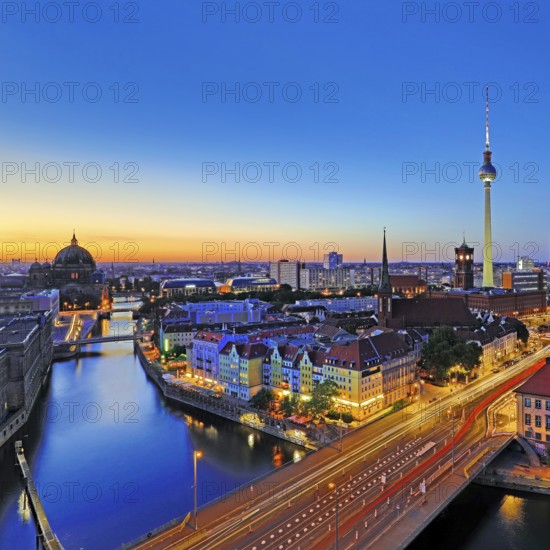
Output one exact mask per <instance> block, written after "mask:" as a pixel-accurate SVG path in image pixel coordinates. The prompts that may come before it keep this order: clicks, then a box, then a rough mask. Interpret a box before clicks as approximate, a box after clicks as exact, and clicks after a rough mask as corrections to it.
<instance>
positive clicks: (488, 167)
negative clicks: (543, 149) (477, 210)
mask: <svg viewBox="0 0 550 550" xmlns="http://www.w3.org/2000/svg"><path fill="white" fill-rule="evenodd" d="M492 155H493V153H492V152H491V149H490V146H489V86H487V89H486V107H485V152H484V153H483V166H482V167H481V168H480V169H479V179H480V180H481V181H482V182H483V184H484V189H485V220H484V223H485V225H484V232H483V286H484V287H493V286H495V285H494V282H493V236H492V231H491V182H493V181H495V179H496V177H497V171H496V169H495V167H494V166H493V165H492V163H491V157H492Z"/></svg>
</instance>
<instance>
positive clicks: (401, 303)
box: [391, 298, 477, 327]
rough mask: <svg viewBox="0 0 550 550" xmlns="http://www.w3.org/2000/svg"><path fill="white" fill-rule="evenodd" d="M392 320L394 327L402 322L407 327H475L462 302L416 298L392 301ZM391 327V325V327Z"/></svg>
mask: <svg viewBox="0 0 550 550" xmlns="http://www.w3.org/2000/svg"><path fill="white" fill-rule="evenodd" d="M392 305H393V315H392V317H393V319H392V321H393V322H395V324H396V325H398V324H399V323H401V322H402V321H404V325H405V326H408V327H426V326H428V327H434V326H442V325H449V326H472V327H473V326H475V325H476V324H477V322H476V319H475V317H474V315H473V314H472V313H471V312H470V310H469V309H468V306H467V305H466V304H465V303H464V302H463V301H462V300H452V299H446V300H445V299H441V298H418V299H414V298H413V299H411V300H393V302H392ZM391 326H393V323H392V325H391Z"/></svg>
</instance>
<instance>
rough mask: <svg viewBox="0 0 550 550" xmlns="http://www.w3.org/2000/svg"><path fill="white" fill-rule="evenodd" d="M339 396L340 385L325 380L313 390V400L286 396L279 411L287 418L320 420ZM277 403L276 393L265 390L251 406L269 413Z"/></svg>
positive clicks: (251, 402)
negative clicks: (306, 417) (310, 417)
mask: <svg viewBox="0 0 550 550" xmlns="http://www.w3.org/2000/svg"><path fill="white" fill-rule="evenodd" d="M339 395H340V390H339V388H338V384H336V382H334V381H333V380H324V381H323V382H319V384H317V385H316V386H315V387H314V388H313V392H312V393H311V398H310V399H309V400H307V401H305V400H304V399H302V398H301V396H300V395H298V394H295V393H293V394H289V395H286V396H285V397H284V398H283V399H282V400H281V401H280V402H279V410H280V411H281V412H282V413H283V414H285V415H286V416H291V415H293V414H296V415H299V416H305V415H307V416H312V417H313V418H319V417H320V416H322V415H324V414H325V413H327V412H329V411H330V410H331V409H332V404H333V402H334V399H335V398H337V397H338V396H339ZM275 402H276V395H275V392H274V391H273V390H271V389H266V388H263V389H261V390H260V391H259V392H258V393H257V394H256V395H255V396H254V397H253V398H252V399H251V400H250V405H252V406H253V407H255V408H256V409H260V410H264V411H268V410H272V409H273V408H274V407H275Z"/></svg>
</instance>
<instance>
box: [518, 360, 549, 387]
mask: <svg viewBox="0 0 550 550" xmlns="http://www.w3.org/2000/svg"><path fill="white" fill-rule="evenodd" d="M516 393H521V394H527V395H540V396H542V397H550V360H549V358H547V359H546V365H544V366H543V367H542V368H541V369H539V370H538V371H537V372H536V373H535V374H533V376H531V378H529V380H527V382H525V383H524V384H522V385H521V386H520V387H519V388H518V389H517V390H516Z"/></svg>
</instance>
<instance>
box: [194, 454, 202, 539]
mask: <svg viewBox="0 0 550 550" xmlns="http://www.w3.org/2000/svg"><path fill="white" fill-rule="evenodd" d="M201 457H202V451H193V515H194V516H195V531H197V530H198V529H199V523H198V520H197V458H201Z"/></svg>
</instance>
